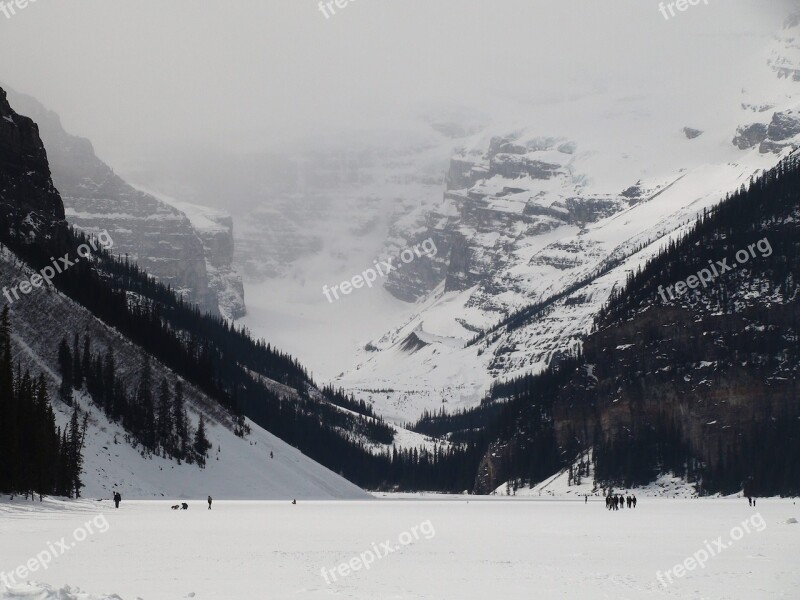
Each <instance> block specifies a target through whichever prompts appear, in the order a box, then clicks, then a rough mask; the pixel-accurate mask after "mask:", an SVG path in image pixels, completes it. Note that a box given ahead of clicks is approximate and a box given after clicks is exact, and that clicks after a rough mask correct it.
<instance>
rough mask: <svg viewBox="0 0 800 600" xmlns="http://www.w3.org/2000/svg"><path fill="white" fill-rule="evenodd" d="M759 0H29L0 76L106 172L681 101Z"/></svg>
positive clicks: (768, 16)
mask: <svg viewBox="0 0 800 600" xmlns="http://www.w3.org/2000/svg"><path fill="white" fill-rule="evenodd" d="M765 4H767V3H764V2H763V0H739V1H731V0H725V1H724V2H723V1H722V0H710V2H709V3H708V5H705V4H703V3H702V2H701V3H700V4H699V5H697V6H691V7H689V9H688V10H687V11H685V12H682V13H678V14H676V16H675V17H673V18H671V19H669V20H666V19H664V17H663V16H662V15H661V13H660V12H659V9H658V3H657V2H655V1H654V0H608V1H605V2H601V1H598V0H572V1H570V2H555V1H553V0H494V1H492V2H486V1H485V2H478V1H475V0H435V1H434V2H431V1H430V0H352V2H351V3H350V4H349V5H347V6H346V7H345V8H343V9H336V14H335V15H330V14H329V15H328V18H326V17H325V15H323V13H322V11H320V9H319V6H318V3H317V2H316V1H315V0H284V1H282V2H277V1H275V0H269V1H266V2H265V1H263V0H237V1H236V2H231V3H220V2H209V1H206V0H200V1H198V0H170V1H169V2H164V1H163V0H160V1H156V0H139V1H136V2H133V1H131V0H127V1H121V0H82V1H81V2H60V1H58V0H37V1H36V2H32V3H30V4H29V5H28V6H27V7H25V8H24V9H16V14H15V15H14V16H13V17H12V18H10V19H9V18H6V17H4V16H3V15H2V14H0V53H2V56H3V61H2V70H0V81H2V82H3V83H4V84H7V85H9V86H11V87H13V88H15V89H16V90H18V91H20V92H25V93H28V94H31V95H33V96H35V97H37V98H38V99H39V100H40V101H41V102H43V103H44V104H46V105H47V106H48V107H50V108H52V109H53V110H55V111H56V112H58V113H59V114H60V115H61V116H62V119H63V122H64V125H65V127H66V128H67V129H68V130H69V131H70V132H73V133H76V134H80V135H82V136H86V137H89V138H90V139H91V140H92V141H93V142H94V144H95V147H96V149H97V151H98V154H99V155H100V156H101V157H102V158H104V159H105V160H106V161H108V162H110V163H111V164H112V165H117V164H120V165H124V164H125V163H127V162H136V161H138V160H141V159H143V158H147V156H148V155H153V154H157V153H158V152H159V148H165V147H174V146H175V144H184V145H186V146H189V147H193V148H198V147H203V148H209V149H211V148H216V149H220V150H224V151H242V150H244V151H249V150H257V149H271V150H279V149H280V148H281V147H282V145H283V144H286V143H287V142H288V141H289V140H292V139H302V138H305V139H309V138H315V139H324V138H326V137H330V136H339V135H348V134H353V133H354V132H357V131H364V130H374V129H379V128H381V127H389V126H394V127H398V128H402V123H403V122H404V119H406V118H407V117H408V115H410V114H415V113H418V112H419V111H424V110H428V109H429V108H430V107H447V108H451V109H454V110H455V109H458V110H464V109H467V110H475V111H480V114H483V115H488V117H489V118H492V119H494V118H500V117H503V116H505V115H507V114H509V113H510V112H513V111H515V110H517V111H520V112H521V113H522V114H526V111H527V112H528V113H530V114H531V115H532V114H533V113H535V110H534V107H535V106H536V105H537V104H538V103H554V102H555V103H558V102H560V101H561V100H563V99H567V98H574V97H576V96H580V95H582V94H595V93H600V92H603V91H607V90H631V91H635V90H649V91H651V92H652V91H653V90H658V88H659V82H660V81H663V80H665V79H669V80H671V81H675V80H676V79H677V80H679V81H684V82H685V84H686V89H685V90H679V91H680V92H681V94H682V97H687V98H691V93H690V90H691V88H692V86H693V82H696V81H700V80H704V79H707V78H709V77H719V78H720V80H721V81H724V80H725V78H726V74H727V73H729V72H730V71H731V70H732V69H735V68H736V66H737V60H738V59H739V54H737V53H739V52H740V53H741V56H745V55H746V53H747V52H748V51H751V50H752V49H753V47H755V46H757V45H763V44H764V43H765V41H766V40H767V39H768V36H769V35H770V34H772V33H773V32H774V31H776V30H777V28H778V27H779V25H780V20H781V19H782V18H783V17H784V16H785V14H786V8H787V6H789V3H788V2H787V3H786V4H781V3H780V2H770V3H769V5H770V7H769V8H765ZM779 5H780V6H779ZM334 7H335V5H334ZM667 92H668V90H665V93H667ZM702 100H709V99H702Z"/></svg>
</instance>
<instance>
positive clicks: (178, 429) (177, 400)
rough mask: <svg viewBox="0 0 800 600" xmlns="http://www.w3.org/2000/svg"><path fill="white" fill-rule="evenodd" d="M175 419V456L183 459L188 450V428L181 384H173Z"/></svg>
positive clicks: (173, 411)
mask: <svg viewBox="0 0 800 600" xmlns="http://www.w3.org/2000/svg"><path fill="white" fill-rule="evenodd" d="M172 414H173V417H174V419H175V456H177V457H178V458H179V459H180V458H185V457H186V455H187V451H188V449H189V427H188V419H187V417H186V404H185V401H184V398H183V383H181V382H180V380H179V381H177V382H176V383H175V397H174V403H173V407H172Z"/></svg>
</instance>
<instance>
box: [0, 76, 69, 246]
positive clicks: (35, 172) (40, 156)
mask: <svg viewBox="0 0 800 600" xmlns="http://www.w3.org/2000/svg"><path fill="white" fill-rule="evenodd" d="M0 211H1V212H0V214H1V215H2V218H3V219H7V220H8V221H10V223H11V225H12V226H13V227H14V228H16V229H17V230H19V231H21V232H22V233H34V232H36V231H38V230H39V228H40V227H41V226H43V225H45V224H48V223H51V222H53V221H63V219H64V205H63V204H62V202H61V198H60V197H59V195H58V191H57V190H56V188H55V186H54V185H53V180H52V177H51V175H50V169H49V167H48V164H47V152H46V151H45V148H44V144H43V143H42V140H41V138H40V137H39V128H38V127H37V126H36V124H35V123H34V122H33V121H32V120H31V119H29V118H27V117H23V116H21V115H19V114H17V113H16V112H14V110H13V109H12V108H11V106H10V105H9V103H8V99H7V97H6V92H5V91H4V90H3V89H2V88H0Z"/></svg>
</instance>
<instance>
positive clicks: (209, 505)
mask: <svg viewBox="0 0 800 600" xmlns="http://www.w3.org/2000/svg"><path fill="white" fill-rule="evenodd" d="M208 510H211V496H209V497H208Z"/></svg>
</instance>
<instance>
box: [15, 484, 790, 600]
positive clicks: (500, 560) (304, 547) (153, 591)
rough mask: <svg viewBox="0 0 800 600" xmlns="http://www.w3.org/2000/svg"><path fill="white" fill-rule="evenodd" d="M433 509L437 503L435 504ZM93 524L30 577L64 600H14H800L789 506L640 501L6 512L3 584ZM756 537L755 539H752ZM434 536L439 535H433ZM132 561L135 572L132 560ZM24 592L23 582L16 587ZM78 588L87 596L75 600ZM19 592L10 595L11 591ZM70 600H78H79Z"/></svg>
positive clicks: (85, 506) (30, 508) (56, 505)
mask: <svg viewBox="0 0 800 600" xmlns="http://www.w3.org/2000/svg"><path fill="white" fill-rule="evenodd" d="M429 498H430V497H429ZM757 512H758V513H760V514H761V516H762V517H763V519H764V522H765V523H766V527H765V528H763V531H761V532H757V531H755V530H752V532H751V533H745V534H744V536H743V537H742V539H740V540H739V541H737V542H735V543H733V544H732V545H731V546H730V547H729V548H726V549H725V550H724V551H723V552H720V553H719V554H718V555H717V556H714V557H712V558H710V559H709V560H708V562H707V564H706V566H705V568H704V569H695V570H693V571H690V572H688V573H687V574H686V575H685V576H684V577H682V578H673V579H674V583H673V584H672V585H670V586H668V587H662V586H661V585H660V584H659V582H658V581H657V580H656V572H657V571H662V572H663V571H666V570H668V569H670V568H672V567H673V566H674V565H675V564H677V563H679V562H683V561H684V560H685V559H686V558H687V557H689V556H691V555H692V554H693V553H695V552H697V550H699V549H701V548H704V542H705V541H707V540H714V539H717V538H718V537H719V536H722V539H723V540H729V539H730V537H729V535H730V531H731V529H732V528H734V527H736V526H738V525H740V524H741V523H742V521H744V520H745V519H749V518H751V517H752V516H753V515H755V514H756V513H757ZM98 513H103V514H104V515H105V517H106V519H107V522H108V530H107V532H106V533H99V532H98V533H95V534H94V535H90V536H89V537H88V538H87V540H86V541H83V542H79V543H76V544H75V546H74V547H73V548H71V549H70V550H69V551H67V552H66V553H64V554H63V555H61V556H59V557H57V558H55V559H54V560H53V561H52V562H51V563H50V566H49V568H48V569H47V570H46V571H41V570H39V571H38V572H36V573H34V574H33V575H34V576H35V577H32V578H31V579H36V580H38V581H39V582H41V583H42V584H46V585H49V586H52V587H53V589H54V590H61V589H63V590H65V591H64V593H63V594H62V595H59V593H60V592H48V591H42V592H41V593H39V594H38V595H33V596H25V595H23V592H22V591H16V592H13V593H10V594H9V593H6V595H5V596H3V595H2V593H3V592H2V589H3V588H2V585H1V584H0V598H4V600H5V599H11V598H13V599H14V600H17V599H21V598H34V599H35V600H40V599H41V600H44V599H46V600H50V599H55V598H58V599H59V600H73V598H75V599H76V600H96V599H103V598H107V597H109V596H108V595H109V594H111V593H115V594H118V595H119V596H120V597H121V598H124V599H125V600H136V598H141V599H142V600H179V599H181V598H195V600H239V599H242V600H245V599H246V600H251V599H255V598H258V599H259V600H261V599H265V600H272V599H275V600H287V599H291V598H309V599H315V598H349V599H358V600H362V599H363V600H368V599H370V600H371V599H374V598H381V599H403V600H410V599H420V600H422V599H424V600H431V599H436V600H440V599H447V600H462V599H466V600H472V599H475V600H484V599H487V598H507V597H519V598H544V599H546V600H550V599H555V598H581V599H585V600H594V599H602V598H614V599H616V600H634V599H635V600H641V599H648V598H660V599H663V598H675V599H681V600H691V599H697V600H700V599H715V600H718V599H722V598H724V599H726V600H727V599H730V600H735V599H739V598H741V599H747V600H753V599H773V598H797V596H798V591H800V574H798V570H797V555H798V551H800V537H798V531H799V530H798V528H797V527H796V526H794V525H789V524H787V520H788V519H791V518H796V517H798V516H800V508H798V507H797V506H796V505H795V504H794V501H793V500H777V499H768V498H763V499H759V501H758V506H757V508H756V509H754V508H750V507H749V506H748V505H747V501H746V500H744V499H740V498H732V499H692V500H682V499H678V500H673V499H658V498H642V497H639V505H638V507H637V508H636V509H632V510H628V509H625V510H621V511H617V512H609V511H607V510H606V509H605V507H604V503H603V500H602V499H601V498H590V499H589V502H588V504H584V501H583V500H582V499H580V500H574V499H564V500H555V499H549V498H548V499H545V498H542V499H538V498H535V499H530V498H528V499H523V498H510V499H500V498H491V499H487V498H482V499H481V498H476V497H460V498H458V497H450V498H449V499H427V500H420V499H416V500H413V499H406V500H397V499H392V500H378V501H367V502H329V503H325V502H303V501H300V502H298V504H297V505H292V504H291V503H290V502H215V503H214V506H213V510H211V511H208V510H207V508H206V506H205V502H203V501H195V502H190V503H189V510H188V511H172V510H170V502H157V501H149V502H138V501H137V502H123V504H122V506H121V507H120V509H119V510H115V509H114V508H113V506H112V505H111V504H110V503H109V502H80V503H77V504H76V503H72V504H63V503H60V502H47V501H46V502H45V503H44V504H42V505H40V504H39V502H29V501H28V502H26V501H24V500H21V499H19V498H18V499H16V500H14V502H13V503H9V502H8V501H7V500H5V499H4V500H3V501H2V502H0V527H1V528H2V544H0V570H2V571H4V572H6V573H8V572H11V571H13V570H14V569H16V568H17V566H19V565H22V564H24V563H25V562H26V561H27V560H28V559H29V558H32V557H34V556H36V554H37V553H39V552H41V551H42V550H43V549H45V548H47V543H48V542H49V541H54V540H57V539H60V538H61V537H62V536H64V537H66V539H67V540H70V539H71V538H72V532H73V531H74V530H75V529H76V528H78V527H81V526H82V525H83V524H84V523H85V522H86V521H87V520H89V519H92V518H93V517H95V516H96V515H97V514H98ZM427 521H430V526H431V527H432V528H433V531H434V532H435V535H433V536H430V539H426V537H425V536H420V537H419V539H418V540H415V541H414V542H413V543H411V544H409V545H407V546H404V547H402V548H401V549H400V550H398V551H396V552H393V553H392V554H389V555H388V556H386V557H384V558H381V559H378V560H376V561H375V562H374V564H372V565H371V568H370V569H369V570H365V569H361V570H359V571H356V572H353V573H351V574H349V575H348V576H346V577H341V576H340V577H338V580H337V581H336V582H333V581H332V582H331V584H330V585H329V584H327V583H326V582H325V580H324V579H323V577H322V575H321V569H323V568H326V569H335V568H336V567H337V566H338V565H339V564H340V563H343V562H345V561H349V560H350V559H352V558H354V557H357V556H358V555H359V554H361V553H362V552H365V551H367V550H369V549H370V548H372V545H373V543H374V544H378V545H380V544H381V543H382V542H384V541H390V542H391V544H392V545H393V546H394V545H398V541H399V540H400V536H401V535H402V534H403V533H404V532H410V531H411V530H412V528H414V527H415V526H417V527H418V526H420V525H421V524H423V523H425V522H427ZM751 529H753V528H751ZM428 531H430V529H428ZM133 557H135V559H134V558H133ZM17 583H19V582H17ZM66 584H69V585H70V586H72V589H73V590H74V589H76V586H79V587H80V589H81V590H85V591H88V592H90V593H91V594H93V595H91V596H81V595H79V594H77V593H75V592H74V591H73V592H69V591H66V589H67V588H65V587H64V586H65V585H66ZM15 589H16V588H15ZM69 594H73V595H69Z"/></svg>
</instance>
